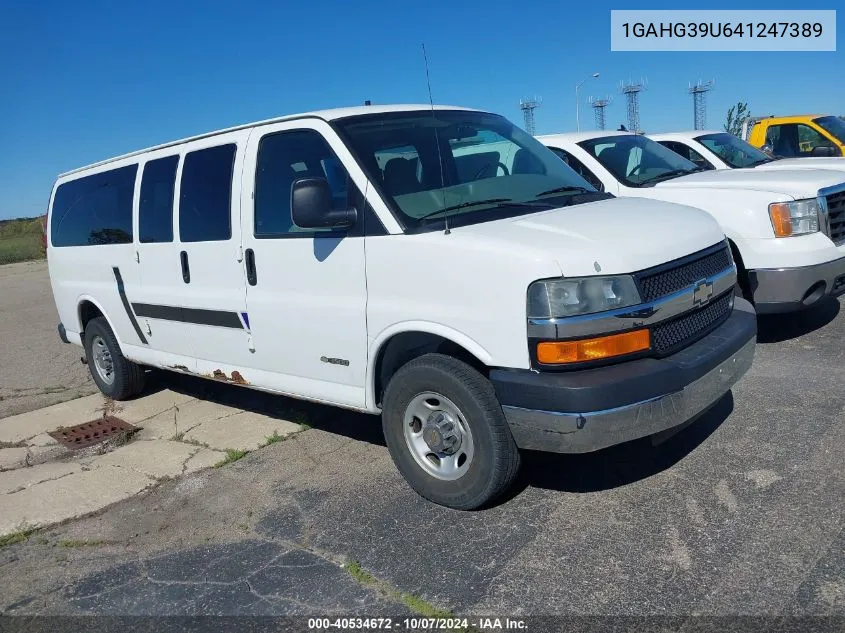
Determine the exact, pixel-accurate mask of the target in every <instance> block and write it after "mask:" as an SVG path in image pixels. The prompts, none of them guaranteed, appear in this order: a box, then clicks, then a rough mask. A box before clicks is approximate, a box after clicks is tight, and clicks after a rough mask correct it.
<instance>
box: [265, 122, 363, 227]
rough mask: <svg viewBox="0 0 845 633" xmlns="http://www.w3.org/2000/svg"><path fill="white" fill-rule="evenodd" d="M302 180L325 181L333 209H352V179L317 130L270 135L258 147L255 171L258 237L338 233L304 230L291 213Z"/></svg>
mask: <svg viewBox="0 0 845 633" xmlns="http://www.w3.org/2000/svg"><path fill="white" fill-rule="evenodd" d="M301 178H325V179H326V180H327V181H328V183H329V189H330V190H331V192H332V202H333V203H332V208H334V209H346V208H348V207H349V200H348V192H349V176H348V174H347V173H346V169H345V168H344V167H343V164H342V163H341V162H340V159H338V158H337V156H335V153H334V152H333V151H332V149H331V147H329V144H328V143H327V142H326V139H324V138H323V136H322V135H321V134H320V133H319V132H317V131H316V130H295V131H290V132H279V133H276V134H268V135H267V136H265V137H263V138H262V139H261V141H260V142H259V144H258V159H257V163H256V168H255V219H254V227H253V230H254V231H255V237H259V238H262V237H263V238H272V237H284V236H294V235H296V234H303V237H305V236H306V235H309V236H310V235H311V234H313V233H315V232H332V231H335V230H336V229H332V228H331V227H327V228H325V229H319V230H315V229H301V228H299V227H297V226H296V225H294V223H293V219H292V218H291V211H290V192H291V187H292V185H293V183H294V182H295V181H297V180H299V179H301Z"/></svg>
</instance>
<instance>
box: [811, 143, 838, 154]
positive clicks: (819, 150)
mask: <svg viewBox="0 0 845 633" xmlns="http://www.w3.org/2000/svg"><path fill="white" fill-rule="evenodd" d="M810 156H839V152H838V151H837V150H836V148H835V147H831V146H830V145H820V146H818V147H814V148H813V151H812V152H810Z"/></svg>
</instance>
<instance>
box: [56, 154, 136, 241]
mask: <svg viewBox="0 0 845 633" xmlns="http://www.w3.org/2000/svg"><path fill="white" fill-rule="evenodd" d="M137 172H138V165H128V166H126V167H121V168H119V169H112V170H110V171H104V172H101V173H99V174H94V175H92V176H85V177H83V178H77V179H76V180H71V181H68V182H65V183H62V184H61V185H59V188H58V189H57V190H56V195H55V197H54V198H53V210H52V213H51V215H50V235H51V239H52V243H53V246H93V245H102V244H129V243H131V242H132V197H133V196H134V194H135V175H136V174H137Z"/></svg>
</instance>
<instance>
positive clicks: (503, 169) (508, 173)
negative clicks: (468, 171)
mask: <svg viewBox="0 0 845 633" xmlns="http://www.w3.org/2000/svg"><path fill="white" fill-rule="evenodd" d="M491 166H493V167H495V168H496V171H499V167H501V168H502V171H503V172H505V176H510V175H511V173H510V172H509V171H508V168H507V167H505V166H504V165H503V164H502V163H500V162H496V163H484V164H483V165H482V166H481V169H479V170H478V171H477V172H475V175H474V176H473V177H472V180H478V179H479V178H481V175H482V174H483V173H484V172H485V171H487V170H488V169H489V168H490V167H491Z"/></svg>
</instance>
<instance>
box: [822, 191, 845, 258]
mask: <svg viewBox="0 0 845 633" xmlns="http://www.w3.org/2000/svg"><path fill="white" fill-rule="evenodd" d="M826 200H827V213H828V219H829V221H830V239H831V240H833V243H834V244H836V245H839V244H841V243H842V242H845V191H840V192H838V193H832V194H830V195H829V196H827V198H826Z"/></svg>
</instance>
